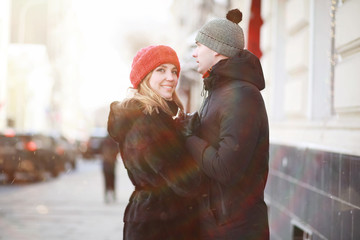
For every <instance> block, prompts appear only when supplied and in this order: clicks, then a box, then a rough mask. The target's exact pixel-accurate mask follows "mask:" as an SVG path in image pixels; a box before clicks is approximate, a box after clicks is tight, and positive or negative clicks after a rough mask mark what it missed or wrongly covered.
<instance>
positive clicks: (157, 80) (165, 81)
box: [149, 63, 178, 100]
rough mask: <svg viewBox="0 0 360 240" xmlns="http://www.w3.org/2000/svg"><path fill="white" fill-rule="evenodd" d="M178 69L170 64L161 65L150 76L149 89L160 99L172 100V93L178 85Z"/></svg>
mask: <svg viewBox="0 0 360 240" xmlns="http://www.w3.org/2000/svg"><path fill="white" fill-rule="evenodd" d="M177 73H178V69H177V68H176V67H175V65H173V64H170V63H165V64H161V65H160V66H158V67H157V68H155V69H154V71H153V72H152V74H151V77H150V79H149V83H150V87H151V88H152V89H153V90H154V91H155V92H156V93H158V94H159V95H160V96H161V97H163V98H165V99H167V100H172V96H173V93H174V91H175V88H176V86H177V83H178V77H177Z"/></svg>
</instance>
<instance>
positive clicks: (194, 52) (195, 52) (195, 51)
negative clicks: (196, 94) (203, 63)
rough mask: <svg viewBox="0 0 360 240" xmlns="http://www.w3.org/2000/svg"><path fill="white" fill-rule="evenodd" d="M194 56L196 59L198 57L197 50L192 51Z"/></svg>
mask: <svg viewBox="0 0 360 240" xmlns="http://www.w3.org/2000/svg"><path fill="white" fill-rule="evenodd" d="M192 56H193V57H194V58H196V57H197V48H195V49H194V50H193V51H192Z"/></svg>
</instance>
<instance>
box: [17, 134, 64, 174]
mask: <svg viewBox="0 0 360 240" xmlns="http://www.w3.org/2000/svg"><path fill="white" fill-rule="evenodd" d="M16 137H17V144H16V148H17V150H18V155H19V160H20V164H19V167H18V169H17V171H20V172H26V173H28V174H31V177H33V178H34V179H39V180H40V179H42V178H43V174H44V173H45V172H49V173H50V174H51V176H53V177H57V176H58V175H59V173H61V172H62V171H64V170H65V161H64V159H63V158H62V157H61V154H59V149H58V148H57V144H56V141H55V139H53V138H52V137H50V136H47V135H43V134H18V135H17V136H16Z"/></svg>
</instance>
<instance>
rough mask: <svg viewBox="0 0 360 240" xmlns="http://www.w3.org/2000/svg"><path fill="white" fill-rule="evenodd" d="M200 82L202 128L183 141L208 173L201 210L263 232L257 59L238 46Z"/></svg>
mask: <svg viewBox="0 0 360 240" xmlns="http://www.w3.org/2000/svg"><path fill="white" fill-rule="evenodd" d="M204 86H205V89H206V90H207V91H208V96H207V98H206V99H205V101H204V103H203V106H202V107H201V109H200V113H199V114H200V118H201V126H200V129H199V130H198V131H197V132H196V135H195V136H191V137H189V138H188V139H187V142H186V145H187V148H188V149H189V150H190V152H191V153H192V155H193V157H194V158H195V160H196V161H197V163H198V165H199V166H200V168H201V170H202V171H203V172H204V173H205V174H206V176H207V186H205V187H204V188H203V189H202V196H203V197H202V198H203V199H202V214H203V215H206V214H208V213H209V212H211V214H210V215H209V216H213V217H214V218H215V219H216V222H217V224H218V225H219V226H221V225H224V224H225V225H226V224H228V223H234V222H236V221H237V222H238V223H241V224H239V225H242V223H244V224H243V225H244V226H246V227H245V228H248V226H254V228H252V227H250V228H248V229H247V230H246V231H247V232H251V231H264V232H265V235H267V232H268V223H267V207H266V204H265V202H264V188H265V184H266V181H267V175H268V158H269V127H268V119H267V113H266V109H265V105H264V101H263V98H262V95H261V93H260V90H262V89H264V87H265V81H264V77H263V72H262V68H261V64H260V61H259V59H258V58H257V57H256V56H255V55H253V54H252V53H251V52H249V51H247V50H243V51H241V53H240V54H239V55H237V56H235V57H232V58H228V59H225V60H221V61H219V62H218V63H217V64H215V65H214V66H213V68H212V70H211V72H210V75H209V77H208V78H205V79H204ZM246 231H245V232H246ZM250 235H251V234H250ZM235 239H243V238H241V237H239V238H235ZM244 239H246V238H244ZM262 239H264V238H262Z"/></svg>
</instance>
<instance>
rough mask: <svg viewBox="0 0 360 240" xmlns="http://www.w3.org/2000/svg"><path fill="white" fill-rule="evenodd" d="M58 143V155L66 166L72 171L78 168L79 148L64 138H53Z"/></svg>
mask: <svg viewBox="0 0 360 240" xmlns="http://www.w3.org/2000/svg"><path fill="white" fill-rule="evenodd" d="M53 138H54V140H55V142H56V153H57V154H58V155H59V157H60V159H61V160H62V161H63V162H64V163H65V165H70V167H71V169H75V168H76V158H77V155H78V152H77V147H76V145H75V144H72V143H70V142H69V140H67V139H66V138H65V137H64V136H57V137H55V136H53Z"/></svg>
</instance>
